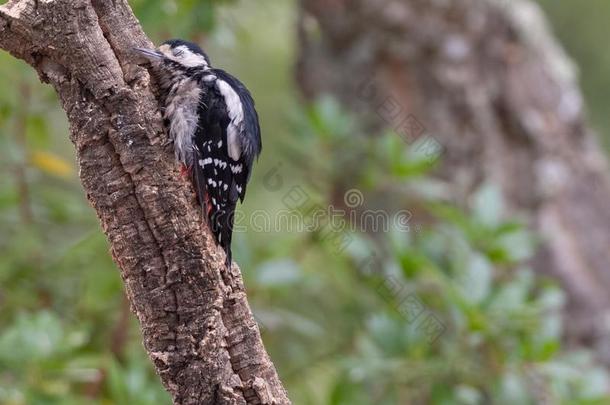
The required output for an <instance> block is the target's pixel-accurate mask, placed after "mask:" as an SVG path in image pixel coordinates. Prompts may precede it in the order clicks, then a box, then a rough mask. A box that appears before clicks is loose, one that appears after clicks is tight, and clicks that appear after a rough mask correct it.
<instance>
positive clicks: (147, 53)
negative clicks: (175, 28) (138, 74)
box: [135, 39, 210, 69]
mask: <svg viewBox="0 0 610 405" xmlns="http://www.w3.org/2000/svg"><path fill="white" fill-rule="evenodd" d="M135 51H137V52H139V53H140V54H142V55H143V56H144V57H146V58H147V59H149V60H150V61H151V62H152V63H153V64H154V63H161V64H163V65H167V66H171V67H177V68H183V69H189V68H201V69H209V68H210V59H209V58H208V55H206V53H205V52H203V50H202V49H201V48H200V47H199V45H197V44H194V43H192V42H188V41H183V40H181V39H170V40H169V41H165V42H164V43H163V44H161V46H159V48H157V49H146V48H135Z"/></svg>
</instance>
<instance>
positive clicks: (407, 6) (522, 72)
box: [297, 0, 610, 363]
mask: <svg viewBox="0 0 610 405" xmlns="http://www.w3.org/2000/svg"><path fill="white" fill-rule="evenodd" d="M299 38H300V57H299V64H298V68H297V77H298V82H299V83H300V84H301V88H302V90H303V93H304V94H305V95H306V96H307V97H313V96H315V95H317V94H320V93H322V92H330V93H332V94H334V95H336V96H337V97H338V98H339V99H340V100H341V101H342V102H343V103H344V104H345V105H346V106H348V107H349V108H350V109H352V110H353V111H355V112H357V113H358V115H359V116H360V117H366V118H365V119H367V120H368V121H369V122H371V123H372V126H373V127H377V128H378V127H380V126H392V127H394V128H398V130H401V129H403V128H405V127H401V122H400V121H401V120H402V119H403V118H405V117H407V116H408V114H412V115H413V116H415V117H416V118H417V120H418V121H419V122H421V123H423V125H424V126H425V129H426V130H427V133H428V134H430V135H433V136H434V137H435V138H436V140H437V141H438V142H439V143H440V144H441V145H442V146H443V148H444V155H443V159H442V167H441V168H440V172H439V175H440V176H442V177H443V178H444V179H446V180H448V182H449V183H450V184H451V186H452V187H453V193H452V194H453V195H454V196H456V200H457V201H460V202H466V200H467V197H468V195H469V194H470V192H471V191H472V190H473V189H474V188H475V187H477V186H478V185H480V183H481V182H482V181H486V180H490V181H492V182H494V183H496V184H499V185H500V186H501V188H502V190H503V192H504V195H505V197H506V200H507V202H508V204H509V208H510V209H511V211H512V212H513V213H517V214H520V215H525V216H526V217H527V218H528V220H529V222H530V223H531V224H532V225H533V226H534V227H535V228H536V229H537V230H538V231H539V232H540V234H541V235H543V237H544V246H543V248H542V249H541V250H540V253H539V254H538V255H537V257H536V259H535V261H534V266H535V268H536V269H539V270H541V271H544V272H547V273H548V274H551V275H553V276H555V277H556V278H557V279H558V280H560V281H561V283H562V284H563V286H564V288H565V290H566V291H567V293H568V298H569V305H568V310H569V312H568V317H567V319H568V320H569V322H568V324H567V327H568V336H569V337H570V338H572V339H576V340H578V341H580V342H581V343H586V344H591V343H592V344H594V345H596V347H597V349H599V354H600V355H602V356H603V359H604V360H605V361H606V362H607V363H610V350H609V349H610V348H609V347H608V343H607V342H608V339H607V338H606V337H607V335H608V322H607V320H608V319H609V318H608V315H609V314H610V299H609V297H610V294H608V291H610V272H608V263H610V250H609V249H608V248H609V247H610V211H609V210H608V201H610V179H609V172H608V165H607V162H606V159H605V157H604V156H603V154H602V153H601V151H600V148H599V147H598V144H597V142H596V139H595V137H594V135H593V134H592V133H591V130H590V129H589V128H588V127H587V125H586V120H585V113H584V112H583V101H582V96H581V93H580V90H579V88H578V84H577V80H576V74H575V69H574V67H573V66H572V64H571V62H570V61H569V59H568V58H567V57H566V55H565V54H564V53H563V51H562V49H561V48H560V47H559V45H558V44H557V42H556V41H555V40H554V39H553V38H552V36H551V34H550V33H549V30H548V28H547V24H546V21H545V20H544V18H543V16H542V14H541V12H540V10H539V9H538V8H537V6H535V5H534V4H533V3H531V2H529V1H524V0H517V1H515V0H511V1H510V2H507V1H502V0H498V1H493V0H448V1H429V0H355V1H351V0H350V1H348V0H333V1H325V0H302V1H301V17H300V32H299ZM345 72H349V74H345ZM370 91H373V92H376V95H375V96H374V97H372V96H371V94H370ZM367 92H369V93H367ZM409 129H411V130H412V131H411V132H417V130H418V129H419V128H417V125H413V123H411V125H409V123H407V126H406V132H407V133H406V134H404V135H407V136H409V135H410V136H412V137H416V136H417V135H419V133H411V134H409V133H408V132H409Z"/></svg>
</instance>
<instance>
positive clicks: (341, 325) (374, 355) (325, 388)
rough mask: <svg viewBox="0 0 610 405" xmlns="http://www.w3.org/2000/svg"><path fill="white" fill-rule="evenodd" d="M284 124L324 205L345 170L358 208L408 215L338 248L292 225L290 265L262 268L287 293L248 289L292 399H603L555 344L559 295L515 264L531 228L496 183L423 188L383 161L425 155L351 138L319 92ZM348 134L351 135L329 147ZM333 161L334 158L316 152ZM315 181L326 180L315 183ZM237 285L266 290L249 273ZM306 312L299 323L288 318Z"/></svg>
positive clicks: (587, 370)
mask: <svg viewBox="0 0 610 405" xmlns="http://www.w3.org/2000/svg"><path fill="white" fill-rule="evenodd" d="M295 125H296V126H295V130H296V131H297V133H298V134H299V135H300V139H301V140H302V141H301V144H302V143H306V147H305V148H302V150H306V151H307V152H302V153H303V154H306V155H305V156H303V157H302V159H300V160H299V159H297V160H296V161H301V162H306V164H304V165H303V167H302V170H303V171H304V172H307V173H308V176H303V178H312V179H315V180H314V181H311V182H309V183H306V184H305V185H304V187H307V188H308V189H310V190H311V194H315V193H317V194H321V195H326V197H325V198H324V199H326V204H334V203H336V197H335V196H336V195H337V194H338V193H337V190H336V189H335V188H339V191H343V190H344V189H343V188H342V187H344V183H345V181H346V179H345V172H348V173H351V175H350V178H349V187H350V188H357V189H360V190H366V193H365V199H364V201H365V204H366V206H365V207H359V208H360V209H362V210H364V209H365V208H366V209H369V210H371V209H374V210H383V211H384V212H387V213H389V214H392V212H393V210H396V209H397V207H396V204H394V203H392V201H403V202H404V201H408V203H407V206H413V207H417V210H418V212H419V215H417V216H414V217H413V219H412V221H413V222H411V223H410V224H409V225H410V229H408V230H404V229H396V227H395V228H393V229H392V230H390V231H389V232H386V233H382V234H380V233H371V232H358V230H356V232H357V234H355V235H353V236H354V237H355V238H354V240H353V241H352V243H350V244H349V245H348V246H347V248H346V249H345V250H344V251H341V252H336V251H333V250H332V249H324V245H325V244H327V242H325V241H323V240H322V241H320V240H317V239H311V235H300V236H299V237H297V238H295V240H294V242H293V243H294V252H293V253H292V254H291V255H290V256H291V257H298V256H301V257H303V256H305V257H307V258H306V259H304V260H302V263H301V265H300V266H298V265H296V264H283V266H284V270H285V271H286V273H285V274H283V275H282V274H279V273H280V272H281V271H282V270H281V268H280V267H278V265H277V263H275V264H274V265H273V269H274V273H277V275H274V278H277V279H278V280H282V279H285V278H286V277H287V278H289V279H290V280H291V282H290V283H289V284H286V285H285V286H284V287H285V288H291V286H293V285H295V286H298V290H297V291H298V292H295V291H294V290H291V292H290V293H289V294H285V291H284V292H282V291H274V290H269V289H268V288H267V291H268V294H269V293H271V294H272V297H273V298H267V297H265V298H264V299H263V301H262V302H261V300H260V296H259V294H257V293H255V294H254V295H253V296H252V299H253V301H254V305H255V308H257V309H258V310H259V311H260V313H261V316H260V317H259V320H260V321H261V322H262V324H263V325H265V326H267V328H266V329H265V340H266V342H267V345H268V347H269V348H270V349H271V350H272V351H273V352H274V356H273V357H274V358H275V359H279V362H278V363H279V364H278V366H279V368H280V373H281V374H283V373H282V371H283V370H284V365H283V361H282V359H284V358H285V357H291V361H290V365H291V367H290V368H289V369H291V370H295V371H293V372H288V373H286V374H283V377H284V380H285V381H287V382H288V386H289V391H290V392H291V393H292V395H293V399H294V400H295V402H296V403H299V404H309V403H311V404H320V403H328V404H355V405H357V404H370V403H381V404H398V403H435V404H436V403H439V404H483V403H489V401H493V403H498V404H504V403H506V404H509V403H522V404H528V403H531V404H534V403H539V401H541V399H540V398H547V399H548V400H552V401H554V402H553V403H570V404H572V403H603V402H604V401H608V400H610V397H606V396H605V388H604V387H605V385H604V384H607V383H608V381H609V380H608V378H609V376H608V374H607V372H606V371H605V370H603V369H601V368H599V367H597V366H596V365H595V359H594V358H593V357H592V354H591V353H588V352H566V351H564V349H563V348H562V344H561V336H562V331H563V327H564V326H563V321H562V318H561V308H562V306H563V304H564V297H563V293H562V292H561V290H560V289H559V288H558V287H557V286H556V285H554V284H553V283H552V282H550V281H549V280H545V279H542V278H540V277H536V276H535V273H534V272H533V271H532V269H530V268H529V267H528V266H527V265H526V262H527V260H528V259H530V258H531V256H532V254H533V253H534V251H535V249H536V245H537V241H536V238H535V236H534V235H532V234H530V233H529V232H528V231H527V230H526V228H525V227H524V226H523V225H522V224H520V223H519V222H518V221H515V220H514V219H511V218H509V217H507V216H506V213H505V210H504V208H503V207H504V203H503V198H502V195H501V193H500V191H499V189H498V188H497V187H495V186H494V185H492V184H485V185H483V186H482V187H481V188H480V189H479V190H477V191H476V192H475V193H473V196H472V198H471V201H470V203H469V204H468V205H467V206H465V207H463V208H458V207H457V206H455V205H454V204H452V203H450V202H448V201H445V200H444V199H443V198H440V197H439V196H438V195H447V194H446V193H444V192H438V193H432V194H431V193H428V192H420V191H421V190H419V189H420V188H423V189H430V188H431V187H430V186H429V184H428V183H429V182H431V181H432V180H430V179H429V178H428V176H427V175H426V174H425V171H423V170H420V169H418V170H393V168H394V167H423V166H426V167H428V168H430V167H433V166H434V162H431V161H428V162H426V164H425V165H422V161H421V156H419V155H418V154H417V153H413V152H412V151H410V150H409V149H410V148H409V147H408V146H407V145H405V144H404V143H402V141H401V140H400V138H399V137H398V136H397V135H396V134H392V133H388V134H385V135H383V136H379V137H374V138H370V137H366V136H364V135H363V134H361V133H359V132H358V130H357V128H358V126H357V125H355V124H354V122H353V120H352V119H351V118H349V117H348V116H347V115H346V114H344V113H343V112H341V110H340V109H339V108H338V107H337V105H336V104H335V103H333V102H332V101H330V100H329V99H322V100H321V101H320V102H319V103H316V104H314V105H313V106H311V107H310V108H308V109H306V110H305V112H304V113H303V114H302V116H301V118H299V119H297V120H296V121H295ZM348 136H349V137H350V138H349V141H350V145H354V146H353V147H350V148H349V150H346V149H345V148H341V147H339V145H345V142H346V140H347V139H348V138H347V137H348ZM397 140H398V142H397ZM416 147H417V144H415V145H414V146H413V147H412V148H416ZM412 148H411V149H412ZM365 151H366V153H367V154H366V155H365ZM363 156H366V159H364V158H363ZM311 159H314V163H313V164H312V163H311ZM336 159H339V160H340V161H341V163H340V164H335V162H333V163H328V162H329V161H333V160H336ZM323 162H326V164H324V163H323ZM312 171H313V173H312ZM319 178H324V179H327V180H326V181H325V182H323V184H322V185H320V182H319V181H318V180H317V179H319ZM405 186H406V187H405ZM436 188H437V189H441V191H442V188H443V185H442V184H441V185H438V184H437V185H436ZM339 194H341V193H339ZM380 194H383V199H376V198H374V197H373V196H376V195H380ZM409 195H411V196H413V195H414V196H416V198H411V199H410V198H409ZM369 196H371V198H370V199H367V197H369ZM418 217H421V218H425V222H423V223H418V222H417V220H418ZM334 231H336V232H343V230H342V229H339V228H337V229H335V230H334ZM304 250H305V251H306V252H307V253H303V251H304ZM320 263H324V266H320ZM295 266H298V267H295ZM263 268H266V267H265V266H263ZM298 268H300V272H299V273H297V272H296V269H298ZM258 271H260V270H256V271H255V272H258ZM329 273H330V274H329ZM263 274H265V272H263ZM295 274H301V276H300V278H299V280H298V282H294V281H293V280H294V278H295ZM265 278H267V277H263V279H265ZM249 286H250V288H251V289H254V291H255V292H258V291H259V289H260V290H264V289H266V287H265V285H264V283H262V284H261V280H260V279H259V278H254V279H252V280H249ZM265 302H268V304H266V303H265ZM278 302H281V304H280V305H278ZM302 302H307V303H308V305H307V306H303V305H302V304H301V303H302ZM278 307H279V308H282V309H281V310H278V309H277V308H278ZM279 313H281V315H280V314H279ZM273 315H275V316H273ZM297 319H298V320H299V321H298V322H297V321H296V320H297ZM307 323H312V325H308V326H307V329H306V332H305V331H302V330H301V329H303V328H302V327H301V328H299V327H296V326H295V325H297V324H302V325H307ZM299 346H300V347H301V348H300V349H299ZM299 352H301V355H298V356H295V354H294V353H299ZM295 360H296V361H295ZM276 364H277V363H276ZM295 365H296V366H295ZM568 370H571V371H568ZM574 370H577V371H574Z"/></svg>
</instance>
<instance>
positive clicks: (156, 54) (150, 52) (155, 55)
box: [133, 48, 163, 59]
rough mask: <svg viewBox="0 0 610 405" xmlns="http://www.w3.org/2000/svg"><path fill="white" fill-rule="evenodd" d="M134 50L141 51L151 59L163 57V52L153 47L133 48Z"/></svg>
mask: <svg viewBox="0 0 610 405" xmlns="http://www.w3.org/2000/svg"><path fill="white" fill-rule="evenodd" d="M133 50H134V51H136V52H138V53H141V54H142V55H144V56H146V57H147V58H149V59H161V58H162V57H163V54H162V53H161V52H159V51H155V50H153V49H146V48H133Z"/></svg>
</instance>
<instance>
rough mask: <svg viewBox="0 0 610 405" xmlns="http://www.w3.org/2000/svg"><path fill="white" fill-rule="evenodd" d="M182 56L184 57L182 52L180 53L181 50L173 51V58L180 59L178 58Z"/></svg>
mask: <svg viewBox="0 0 610 405" xmlns="http://www.w3.org/2000/svg"><path fill="white" fill-rule="evenodd" d="M182 55H184V51H182V50H180V49H176V50H175V51H174V56H178V57H180V56H182Z"/></svg>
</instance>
